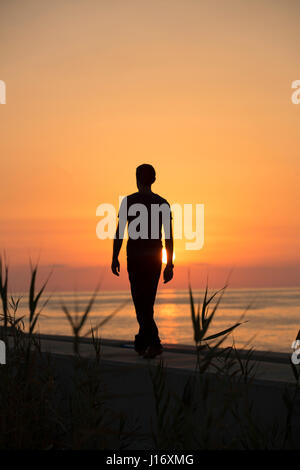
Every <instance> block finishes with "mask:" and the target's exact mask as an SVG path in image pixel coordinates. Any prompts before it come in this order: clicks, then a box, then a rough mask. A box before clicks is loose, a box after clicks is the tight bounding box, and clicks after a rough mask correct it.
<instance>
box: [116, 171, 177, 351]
mask: <svg viewBox="0 0 300 470" xmlns="http://www.w3.org/2000/svg"><path fill="white" fill-rule="evenodd" d="M136 181H137V187H138V192H137V193H134V194H131V195H130V196H127V197H126V198H124V199H123V201H122V203H121V206H120V210H119V223H118V227H117V230H116V234H115V238H114V245H113V260H112V265H111V269H112V272H113V273H114V274H115V275H116V276H119V272H120V263H119V260H118V256H119V252H120V249H121V246H122V241H123V235H124V230H125V227H126V223H128V242H127V250H126V251H127V271H128V275H129V281H130V287H131V295H132V299H133V303H134V306H135V311H136V316H137V320H138V323H139V326H140V328H139V332H138V334H137V335H136V336H135V341H134V347H135V350H136V351H137V352H138V353H139V354H140V355H143V356H144V357H146V358H152V357H155V356H157V355H158V354H161V352H162V346H161V342H160V339H159V335H158V329H157V326H156V323H155V321H154V318H153V316H154V310H153V307H154V302H155V297H156V291H157V286H158V281H159V277H160V273H161V265H162V226H163V227H164V234H165V244H166V252H167V265H166V267H165V269H164V283H167V282H169V281H170V280H171V279H172V278H173V263H172V259H173V235H172V224H171V218H172V216H171V209H170V205H169V203H168V202H167V201H166V200H165V199H163V198H162V197H160V196H159V195H158V194H155V193H153V192H152V190H151V186H152V184H153V183H154V181H155V170H154V168H153V166H152V165H147V164H143V165H140V166H139V167H137V169H136Z"/></svg>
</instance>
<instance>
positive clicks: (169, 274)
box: [164, 264, 173, 284]
mask: <svg viewBox="0 0 300 470" xmlns="http://www.w3.org/2000/svg"><path fill="white" fill-rule="evenodd" d="M171 279H173V266H172V265H170V264H167V266H166V267H165V269H164V284H166V283H167V282H169V281H171Z"/></svg>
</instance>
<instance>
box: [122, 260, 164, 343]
mask: <svg viewBox="0 0 300 470" xmlns="http://www.w3.org/2000/svg"><path fill="white" fill-rule="evenodd" d="M127 269H128V274H129V280H130V287H131V294H132V299H133V302H134V306H135V310H136V316H137V320H138V323H139V326H140V329H139V333H138V335H136V338H135V347H136V350H144V349H145V348H146V347H147V346H149V345H153V346H158V345H160V339H159V336H158V329H157V326H156V323H155V321H154V318H153V316H154V310H153V307H154V302H155V297H156V291H157V286H158V281H159V277H160V272H161V260H160V257H159V256H154V257H153V256H151V257H149V256H148V257H138V258H137V259H135V258H128V260H127Z"/></svg>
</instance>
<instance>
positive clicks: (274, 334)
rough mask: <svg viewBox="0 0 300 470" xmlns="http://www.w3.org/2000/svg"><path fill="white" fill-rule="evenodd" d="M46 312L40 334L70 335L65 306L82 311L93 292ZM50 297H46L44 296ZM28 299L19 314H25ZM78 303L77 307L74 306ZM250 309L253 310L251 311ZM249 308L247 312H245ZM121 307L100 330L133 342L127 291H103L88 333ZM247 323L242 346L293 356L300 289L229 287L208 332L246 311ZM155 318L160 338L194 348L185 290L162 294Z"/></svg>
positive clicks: (198, 293)
mask: <svg viewBox="0 0 300 470" xmlns="http://www.w3.org/2000/svg"><path fill="white" fill-rule="evenodd" d="M193 294H194V299H195V301H197V302H198V301H201V300H202V299H203V295H204V291H203V290H194V291H193ZM50 295H51V297H50V299H49V301H48V303H47V305H46V307H45V308H44V309H43V311H42V313H41V316H40V319H39V322H38V329H39V331H40V332H41V333H50V334H58V335H59V334H60V335H70V334H71V327H70V325H69V323H68V321H67V319H66V316H65V314H64V313H63V311H62V308H61V306H62V304H63V305H65V306H66V307H67V308H68V309H69V310H70V311H71V312H73V314H74V312H75V311H76V308H77V310H78V312H79V313H82V312H83V311H84V309H85V307H86V305H87V304H88V301H89V299H90V297H91V295H92V294H91V293H90V292H78V293H76V294H74V293H70V292H62V293H55V294H50ZM46 297H47V294H45V298H46ZM27 303H28V301H27V299H26V297H25V296H24V297H23V299H22V301H21V304H20V310H19V314H26V312H27ZM75 305H77V307H75ZM249 306H250V307H249ZM248 307H249V309H248V310H247V311H246V309H247V308H248ZM116 309H119V311H118V313H117V314H116V315H115V316H114V317H113V318H112V319H110V320H109V321H108V322H107V323H106V324H105V325H104V326H103V327H102V328H101V330H99V331H100V336H101V337H102V338H113V339H121V340H132V339H133V337H134V334H135V333H136V332H137V322H136V318H135V312H134V307H133V304H132V301H131V298H130V294H129V292H128V291H119V292H116V291H105V292H100V293H99V294H98V296H97V298H96V301H95V303H94V306H93V308H92V311H91V313H90V315H89V318H88V320H87V322H86V324H85V328H84V329H83V332H84V333H86V332H88V330H89V329H90V328H91V326H95V325H97V324H98V323H99V322H100V321H102V320H103V319H104V318H106V317H107V316H108V315H109V314H111V313H112V312H114V311H115V310H116ZM245 311H246V314H245V317H244V318H243V321H245V323H244V324H242V325H241V326H239V327H238V328H237V329H236V330H235V331H234V333H233V335H231V337H230V339H229V341H230V342H231V341H232V340H233V338H234V341H235V344H236V345H237V346H238V347H243V346H246V345H248V344H250V345H251V346H254V347H255V348H256V349H259V350H269V351H282V352H289V351H290V350H291V343H292V341H293V340H294V339H295V338H296V336H297V334H298V330H299V328H300V289H298V288H288V289H287V288H281V289H228V290H227V291H226V292H225V294H224V296H223V298H222V301H221V304H220V306H219V308H218V310H217V313H216V314H215V318H214V321H213V322H212V326H211V328H210V330H209V332H210V334H213V333H216V332H218V331H220V330H223V329H225V328H228V327H230V326H231V325H232V324H234V323H235V322H237V321H238V320H239V319H240V318H241V316H242V315H243V314H244V313H245ZM155 319H156V322H157V325H158V328H159V332H160V337H161V340H162V341H163V342H165V343H173V344H189V345H191V344H193V329H192V322H191V313H190V304H189V295H188V291H187V290H166V289H164V288H162V289H161V290H159V291H158V294H157V301H156V305H155Z"/></svg>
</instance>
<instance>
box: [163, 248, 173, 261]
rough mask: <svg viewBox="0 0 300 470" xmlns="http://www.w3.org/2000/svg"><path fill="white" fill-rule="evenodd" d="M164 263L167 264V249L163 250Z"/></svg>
mask: <svg viewBox="0 0 300 470" xmlns="http://www.w3.org/2000/svg"><path fill="white" fill-rule="evenodd" d="M174 260H175V252H173V262H174ZM162 262H163V263H164V264H167V250H166V249H165V248H163V249H162Z"/></svg>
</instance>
